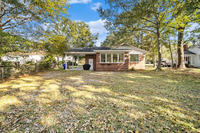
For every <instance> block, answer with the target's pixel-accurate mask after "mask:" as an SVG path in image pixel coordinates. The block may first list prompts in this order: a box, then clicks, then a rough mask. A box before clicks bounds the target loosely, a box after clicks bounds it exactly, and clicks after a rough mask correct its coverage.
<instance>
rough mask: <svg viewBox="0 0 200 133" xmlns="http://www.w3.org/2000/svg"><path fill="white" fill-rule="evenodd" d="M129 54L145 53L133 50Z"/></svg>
mask: <svg viewBox="0 0 200 133" xmlns="http://www.w3.org/2000/svg"><path fill="white" fill-rule="evenodd" d="M129 54H143V53H142V52H140V51H136V50H132V51H130V52H129Z"/></svg>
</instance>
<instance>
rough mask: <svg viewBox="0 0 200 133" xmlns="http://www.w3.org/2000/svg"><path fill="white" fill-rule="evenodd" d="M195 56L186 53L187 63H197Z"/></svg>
mask: <svg viewBox="0 0 200 133" xmlns="http://www.w3.org/2000/svg"><path fill="white" fill-rule="evenodd" d="M194 56H195V55H187V54H185V55H184V60H185V64H188V65H195V58H194Z"/></svg>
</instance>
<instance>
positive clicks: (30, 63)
mask: <svg viewBox="0 0 200 133" xmlns="http://www.w3.org/2000/svg"><path fill="white" fill-rule="evenodd" d="M25 64H29V65H34V64H35V63H34V62H33V61H27V62H26V63H25Z"/></svg>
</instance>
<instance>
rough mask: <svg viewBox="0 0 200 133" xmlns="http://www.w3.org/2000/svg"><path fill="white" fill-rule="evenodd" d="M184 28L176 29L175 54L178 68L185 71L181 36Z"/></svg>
mask: <svg viewBox="0 0 200 133" xmlns="http://www.w3.org/2000/svg"><path fill="white" fill-rule="evenodd" d="M184 30H185V28H179V29H178V45H177V53H178V68H179V69H185V61H184V50H183V35H184Z"/></svg>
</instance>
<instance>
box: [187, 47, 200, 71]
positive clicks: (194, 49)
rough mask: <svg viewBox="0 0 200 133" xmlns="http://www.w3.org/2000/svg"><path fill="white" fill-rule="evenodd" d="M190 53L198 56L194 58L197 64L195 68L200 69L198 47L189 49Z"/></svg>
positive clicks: (199, 50)
mask: <svg viewBox="0 0 200 133" xmlns="http://www.w3.org/2000/svg"><path fill="white" fill-rule="evenodd" d="M188 51H191V52H193V53H195V54H196V55H195V56H193V58H194V62H195V64H194V66H195V67H200V59H199V56H200V49H199V48H197V47H192V48H189V49H188Z"/></svg>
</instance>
